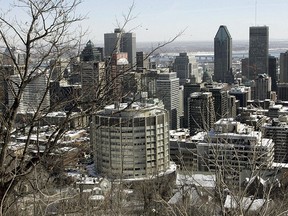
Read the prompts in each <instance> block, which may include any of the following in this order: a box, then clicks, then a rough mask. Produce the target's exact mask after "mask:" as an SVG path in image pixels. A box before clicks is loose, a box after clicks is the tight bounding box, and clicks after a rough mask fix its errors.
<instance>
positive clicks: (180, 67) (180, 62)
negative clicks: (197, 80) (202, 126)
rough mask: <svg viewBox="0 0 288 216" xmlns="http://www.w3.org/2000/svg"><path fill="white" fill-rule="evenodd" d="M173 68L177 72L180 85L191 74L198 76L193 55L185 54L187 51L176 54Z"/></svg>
mask: <svg viewBox="0 0 288 216" xmlns="http://www.w3.org/2000/svg"><path fill="white" fill-rule="evenodd" d="M173 68H174V71H175V72H176V73H177V77H178V78H179V82H180V85H184V84H185V83H186V82H187V79H190V78H191V77H192V75H194V76H198V66H197V64H196V61H195V57H194V58H193V57H192V56H189V55H187V53H179V56H176V58H175V61H174V64H173Z"/></svg>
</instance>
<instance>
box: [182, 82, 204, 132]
mask: <svg viewBox="0 0 288 216" xmlns="http://www.w3.org/2000/svg"><path fill="white" fill-rule="evenodd" d="M203 87H204V84H192V83H185V84H184V92H183V109H184V117H183V127H184V128H188V125H189V124H188V116H189V110H188V99H189V97H190V95H191V94H192V93H194V92H200V91H201V89H202V88H203Z"/></svg>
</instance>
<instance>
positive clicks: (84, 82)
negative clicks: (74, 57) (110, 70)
mask: <svg viewBox="0 0 288 216" xmlns="http://www.w3.org/2000/svg"><path fill="white" fill-rule="evenodd" d="M104 70H105V64H104V62H98V61H90V62H81V63H80V71H81V86H82V94H81V95H82V96H81V100H82V102H83V108H85V109H86V108H90V107H93V106H98V105H97V104H96V103H97V101H96V99H97V98H99V97H100V93H102V92H103V89H101V85H104V83H103V82H101V85H100V79H101V78H100V77H102V80H103V76H104Z"/></svg>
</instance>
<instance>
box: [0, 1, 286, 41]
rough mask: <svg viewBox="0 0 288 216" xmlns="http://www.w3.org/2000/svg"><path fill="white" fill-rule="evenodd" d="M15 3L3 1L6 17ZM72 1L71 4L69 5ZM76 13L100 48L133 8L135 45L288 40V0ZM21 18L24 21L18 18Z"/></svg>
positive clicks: (106, 7) (156, 4) (98, 7)
mask: <svg viewBox="0 0 288 216" xmlns="http://www.w3.org/2000/svg"><path fill="white" fill-rule="evenodd" d="M14 1H15V0H0V4H1V8H2V11H3V10H4V11H5V7H8V5H9V4H10V3H12V2H14ZM68 1H69V0H68ZM82 1H83V2H82V3H81V4H80V5H79V7H78V9H77V13H78V14H81V15H85V16H86V19H85V20H83V21H82V22H81V26H82V29H83V31H84V30H87V34H86V38H84V40H89V39H91V40H92V42H94V44H96V45H101V44H103V42H104V33H111V32H113V31H114V28H116V27H118V24H120V26H121V25H123V24H124V20H125V19H124V18H123V16H127V14H128V12H129V8H130V7H131V6H132V5H133V2H134V7H133V9H132V12H131V13H132V17H133V19H132V20H131V21H129V22H128V23H127V26H126V27H125V31H126V32H128V31H132V32H134V33H136V40H137V42H165V41H168V40H169V39H171V38H173V37H175V36H176V35H177V34H179V33H180V32H182V31H184V32H183V33H182V34H181V36H180V37H178V38H177V41H213V39H214V36H215V34H216V32H217V30H218V28H219V26H220V25H226V26H227V28H228V30H229V32H230V34H231V36H232V39H233V40H248V39H249V27H250V26H255V25H257V26H262V25H266V26H269V34H270V41H271V40H287V39H288V24H287V20H288V12H287V10H288V0H134V1H133V0H82ZM17 17H21V15H20V14H17Z"/></svg>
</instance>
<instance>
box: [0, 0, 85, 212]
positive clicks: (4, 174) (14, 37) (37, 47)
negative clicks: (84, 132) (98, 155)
mask: <svg viewBox="0 0 288 216" xmlns="http://www.w3.org/2000/svg"><path fill="white" fill-rule="evenodd" d="M80 3H81V1H80V0H72V1H66V0H64V1H63V0H44V1H36V0H19V1H18V4H17V5H13V9H14V10H15V11H16V13H20V14H21V19H20V18H19V19H18V18H15V19H9V17H7V18H6V15H4V14H2V15H1V16H0V26H1V30H0V36H1V41H2V43H4V46H5V48H6V50H5V52H4V55H3V61H4V62H3V65H2V67H1V82H2V83H3V84H5V90H7V92H8V94H9V101H8V99H7V96H6V97H5V95H4V96H3V97H2V98H1V99H2V101H1V108H2V115H1V119H0V121H1V122H0V124H1V125H0V140H1V152H0V176H1V182H0V191H1V192H0V202H1V211H0V212H1V213H2V214H4V213H5V211H6V210H7V208H8V207H9V202H8V197H9V195H10V194H11V193H12V192H13V190H14V189H15V187H16V185H17V184H18V183H19V182H20V181H21V180H22V179H23V177H24V176H27V175H28V174H29V173H31V171H32V170H33V168H34V167H35V166H36V165H37V164H38V163H40V162H41V161H43V160H45V159H44V158H47V157H48V156H49V154H50V153H51V151H52V150H53V148H54V147H55V146H56V145H57V140H59V138H60V137H61V136H62V134H63V132H64V131H65V125H67V123H68V122H69V121H70V118H71V115H72V112H67V115H66V118H65V119H64V122H63V126H58V127H57V128H55V130H54V131H53V132H52V133H51V135H50V137H48V139H47V143H46V146H45V149H44V150H43V151H40V143H39V141H37V140H36V142H34V143H33V142H32V135H33V133H34V131H35V130H36V131H37V127H38V126H39V122H40V120H41V119H42V118H43V117H44V116H45V115H47V114H48V113H49V112H51V111H53V108H54V107H49V101H48V103H47V96H48V95H49V88H50V80H51V76H50V74H49V68H48V67H45V64H47V63H48V62H49V61H50V60H51V59H54V60H56V61H55V62H57V60H59V59H60V58H61V57H70V56H71V55H72V54H73V53H72V52H71V50H72V49H76V48H77V47H78V44H79V41H78V39H79V37H77V36H76V35H75V34H74V33H73V27H75V26H74V25H75V23H77V22H79V21H81V20H82V19H83V17H82V16H79V15H77V14H76V12H75V9H76V7H77V6H78V5H79V4H80ZM23 12H24V13H25V14H23ZM22 14H23V16H22ZM15 45H16V46H17V47H19V54H18V55H15V52H14V50H15V47H14V46H15ZM5 61H6V62H5ZM51 67H52V68H54V67H56V65H55V64H54V65H51ZM8 69H9V73H8ZM39 80H43V81H44V82H43V83H42V84H43V85H42V86H41V87H40V88H36V87H37V85H34V84H35V82H36V83H37V82H38V81H39ZM35 86H36V87H35ZM29 87H31V88H32V87H34V89H33V90H34V91H36V92H34V95H33V97H35V98H34V99H36V100H35V104H33V106H32V105H31V104H24V103H25V102H26V101H25V100H24V97H25V96H27V95H26V91H27V88H29ZM21 111H26V112H29V113H30V114H31V115H30V117H29V118H28V119H26V121H25V122H24V123H23V124H22V125H21V126H19V125H17V124H16V123H17V115H18V114H19V113H20V112H21ZM23 129H24V130H25V131H26V132H27V133H26V140H25V142H24V143H23V146H22V149H21V151H20V152H17V153H16V152H15V151H13V148H12V146H11V142H12V141H13V139H12V138H13V136H15V135H16V134H18V133H19V132H20V131H22V130H23ZM38 135H39V134H38ZM30 148H33V149H34V150H35V154H34V155H33V156H32V155H31V154H30V152H29V149H30ZM10 204H11V203H10ZM1 213H0V214H1Z"/></svg>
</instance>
